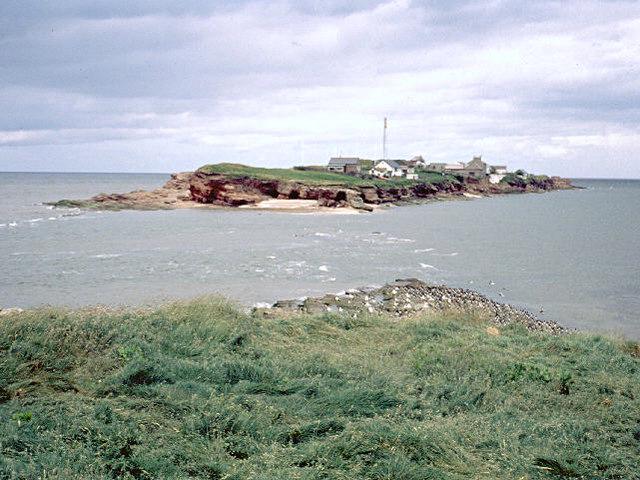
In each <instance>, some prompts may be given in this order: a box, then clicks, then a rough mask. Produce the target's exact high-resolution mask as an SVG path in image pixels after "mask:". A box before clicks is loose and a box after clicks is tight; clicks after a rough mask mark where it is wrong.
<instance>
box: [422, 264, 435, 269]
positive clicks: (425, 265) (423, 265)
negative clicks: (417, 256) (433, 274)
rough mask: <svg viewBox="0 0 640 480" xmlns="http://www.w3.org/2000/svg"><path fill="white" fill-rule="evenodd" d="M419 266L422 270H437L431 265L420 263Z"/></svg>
mask: <svg viewBox="0 0 640 480" xmlns="http://www.w3.org/2000/svg"><path fill="white" fill-rule="evenodd" d="M420 266H421V267H422V268H431V269H433V270H438V269H437V268H436V267H434V266H433V265H429V264H428V263H421V264H420Z"/></svg>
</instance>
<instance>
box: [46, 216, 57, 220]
mask: <svg viewBox="0 0 640 480" xmlns="http://www.w3.org/2000/svg"><path fill="white" fill-rule="evenodd" d="M57 219H58V217H49V218H47V220H57Z"/></svg>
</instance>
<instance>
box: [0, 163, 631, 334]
mask: <svg viewBox="0 0 640 480" xmlns="http://www.w3.org/2000/svg"><path fill="white" fill-rule="evenodd" d="M168 178H169V175H165V174H111V173H105V174H96V173H90V174H87V173H73V174H69V173H0V307H2V308H7V307H21V308H29V307H37V306H43V305H53V306H65V307H78V306H88V305H96V304H101V305H114V306H149V305H156V304H158V303H163V302H170V301H173V300H176V299H188V298H193V297H197V296H201V295H211V294H221V295H224V296H228V297H230V298H232V299H233V300H235V301H237V302H239V303H240V304H242V305H246V306H250V305H253V304H257V303H262V302H273V301H275V300H278V299H290V298H297V297H303V296H309V295H318V294H323V293H327V292H331V293H338V292H341V291H344V290H346V289H349V288H354V287H362V286H373V285H382V284H384V283H386V282H389V281H392V280H394V279H397V278H419V279H422V280H425V281H427V282H432V283H436V284H447V285H450V286H456V287H464V288H469V289H473V290H477V291H479V292H481V293H483V294H485V295H487V296H489V297H491V298H493V299H495V300H498V301H501V302H506V303H510V304H513V305H517V306H520V307H523V308H526V309H528V310H530V311H531V312H533V313H535V314H537V315H538V316H539V317H540V318H542V319H547V320H555V321H557V322H560V323H561V324H563V325H565V326H568V327H571V328H576V329H580V330H589V331H597V332H606V333H613V334H615V335H624V336H627V337H630V338H635V339H638V338H640V181H638V180H581V179H578V180H575V181H574V183H575V184H576V185H579V186H581V187H584V189H581V190H572V191H556V192H550V193H544V194H525V195H504V196H495V197H490V198H480V199H473V200H465V201H442V202H433V203H429V204H422V205H412V206H402V207H391V208H388V209H383V210H381V211H378V212H376V213H373V214H358V215H332V214H298V213H284V212H283V213H280V212H266V211H243V210H202V209H200V210H172V211H152V212H147V211H120V212H98V211H82V210H78V209H55V208H51V207H48V206H46V205H44V203H45V202H48V201H55V200H59V199H63V198H67V199H78V198H88V197H90V196H93V195H95V194H97V193H101V192H105V193H111V192H126V191H131V190H136V189H151V188H155V187H158V186H160V185H162V184H163V183H164V182H165V181H166V180H167V179H168Z"/></svg>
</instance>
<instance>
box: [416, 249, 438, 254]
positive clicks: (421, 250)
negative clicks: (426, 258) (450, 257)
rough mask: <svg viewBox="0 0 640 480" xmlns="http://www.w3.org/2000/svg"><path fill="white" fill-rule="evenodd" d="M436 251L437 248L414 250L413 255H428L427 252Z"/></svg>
mask: <svg viewBox="0 0 640 480" xmlns="http://www.w3.org/2000/svg"><path fill="white" fill-rule="evenodd" d="M434 250H435V248H418V249H416V250H414V251H413V253H426V252H433V251H434Z"/></svg>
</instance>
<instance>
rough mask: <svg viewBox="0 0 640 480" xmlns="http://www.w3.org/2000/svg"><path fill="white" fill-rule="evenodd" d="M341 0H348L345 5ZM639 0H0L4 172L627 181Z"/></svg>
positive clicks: (639, 139) (639, 52) (636, 124)
mask: <svg viewBox="0 0 640 480" xmlns="http://www.w3.org/2000/svg"><path fill="white" fill-rule="evenodd" d="M347 5H348V6H347ZM638 65H640V2H638V1H597V2H596V1H591V0H567V1H546V0H540V1H521V2H517V1H506V0H505V1H498V0H494V1H491V0H490V1H485V2H477V1H464V0H460V1H447V0H433V1H427V0H414V1H411V0H388V1H382V2H376V1H368V0H351V1H349V2H340V1H334V0H327V1H311V0H290V1H277V0H276V1H268V0H257V1H242V0H226V1H216V2H212V1H197V0H182V1H180V2H176V1H173V0H155V1H152V0H127V1H120V0H94V1H93V2H88V1H86V0H56V1H41V0H2V1H1V2H0V170H11V171H147V172H169V171H176V170H188V169H193V168H195V167H198V166H199V165H202V164H204V163H211V162H222V161H230V162H242V163H248V164H253V165H265V166H291V165H296V164H302V163H315V164H317V163H324V162H326V161H327V159H328V157H329V156H332V155H335V154H337V153H338V154H342V155H345V156H346V155H358V156H363V157H369V158H377V157H380V155H381V150H382V146H381V136H382V119H383V118H384V117H385V116H386V117H388V118H389V147H388V150H389V155H390V156H391V157H394V158H403V157H409V156H413V155H417V154H422V155H423V156H424V157H425V158H427V159H429V160H433V161H451V162H453V161H466V160H469V159H470V158H471V157H472V156H473V155H474V154H482V155H483V157H484V159H485V160H487V161H488V162H490V163H496V164H503V163H506V164H508V165H509V166H510V167H511V166H512V167H514V168H516V167H521V168H524V169H526V170H529V171H534V172H545V173H551V174H559V175H567V176H582V177H598V176H599V177H634V178H640V158H639V157H640V155H639V154H640V67H639V66H638Z"/></svg>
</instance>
